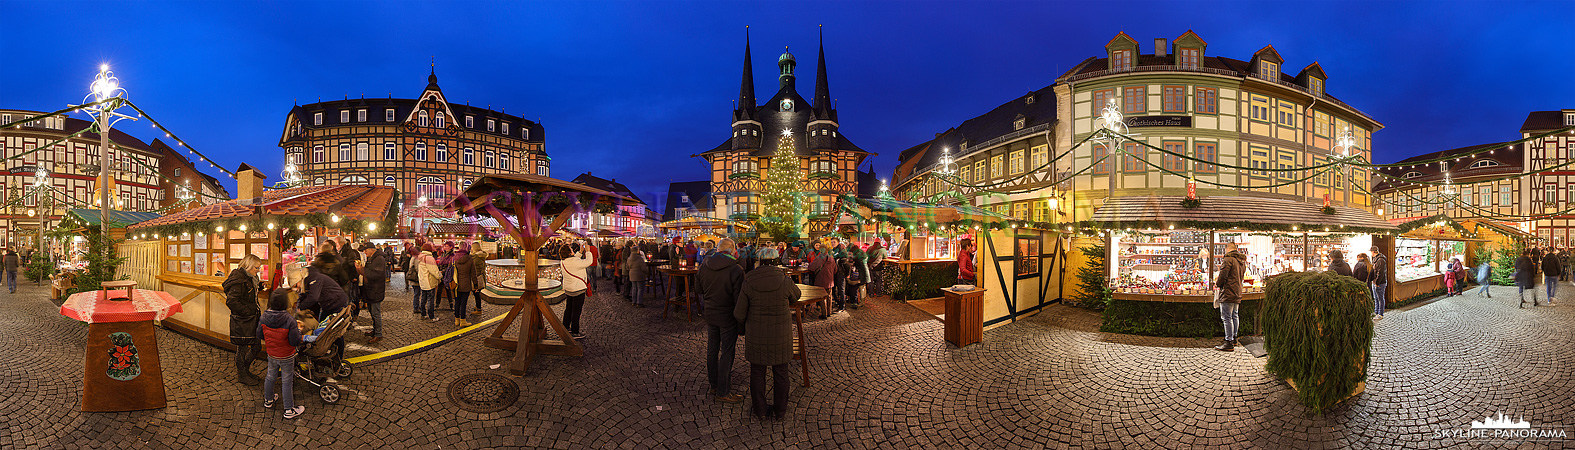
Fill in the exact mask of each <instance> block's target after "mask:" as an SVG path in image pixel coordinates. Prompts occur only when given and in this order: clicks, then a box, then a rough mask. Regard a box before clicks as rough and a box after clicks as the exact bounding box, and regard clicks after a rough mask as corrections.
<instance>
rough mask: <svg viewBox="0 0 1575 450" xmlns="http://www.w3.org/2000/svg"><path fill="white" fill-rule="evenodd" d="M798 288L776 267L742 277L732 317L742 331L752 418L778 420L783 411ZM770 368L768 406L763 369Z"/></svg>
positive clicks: (791, 356) (761, 269)
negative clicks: (747, 364) (763, 417)
mask: <svg viewBox="0 0 1575 450" xmlns="http://www.w3.org/2000/svg"><path fill="white" fill-rule="evenodd" d="M798 297H799V290H798V286H796V285H794V284H793V281H792V280H790V279H788V276H787V272H784V271H782V269H781V268H780V267H777V266H761V267H759V268H756V269H755V270H752V271H750V272H749V273H748V274H745V275H744V285H743V288H742V289H741V290H740V291H739V293H738V303H737V304H736V305H734V307H733V317H734V318H735V319H738V326H739V328H740V329H742V330H743V331H744V360H745V361H749V396H750V399H751V401H752V402H753V405H754V409H753V412H754V414H755V415H756V416H766V415H770V416H772V417H776V418H781V417H782V415H783V414H784V413H785V411H786V409H787V400H788V389H789V383H790V381H789V380H788V363H790V362H792V361H793V307H792V303H793V302H794V301H796V300H798ZM768 367H769V368H770V369H771V376H772V385H773V386H772V391H773V394H774V395H773V396H772V403H771V404H770V405H767V404H766V395H765V394H766V368H768Z"/></svg>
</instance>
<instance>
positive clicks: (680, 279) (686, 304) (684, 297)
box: [656, 265, 700, 322]
mask: <svg viewBox="0 0 1575 450" xmlns="http://www.w3.org/2000/svg"><path fill="white" fill-rule="evenodd" d="M656 269H657V270H660V271H662V273H665V274H667V278H668V280H670V281H669V283H668V285H669V286H671V289H672V290H673V291H674V294H675V295H673V296H670V297H668V298H667V302H666V303H665V304H663V305H662V318H663V319H666V318H667V309H668V308H676V307H679V306H682V307H683V308H684V313H685V314H686V315H687V316H688V318H687V319H686V320H688V321H690V322H693V321H694V320H695V308H694V303H693V302H692V299H691V298H690V295H689V276H690V275H694V274H695V273H698V272H699V271H700V270H699V269H697V268H695V267H694V266H673V265H665V266H660V267H657V268H656Z"/></svg>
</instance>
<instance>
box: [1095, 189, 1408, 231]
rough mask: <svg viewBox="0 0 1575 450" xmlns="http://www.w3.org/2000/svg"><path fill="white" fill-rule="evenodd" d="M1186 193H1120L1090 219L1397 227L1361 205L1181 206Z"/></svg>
mask: <svg viewBox="0 0 1575 450" xmlns="http://www.w3.org/2000/svg"><path fill="white" fill-rule="evenodd" d="M1184 198H1185V197H1179V196H1178V197H1161V196H1148V197H1117V198H1113V199H1108V200H1106V201H1105V204H1104V205H1103V206H1100V207H1099V209H1097V210H1095V211H1094V215H1093V217H1092V218H1091V219H1090V221H1091V222H1095V223H1096V224H1097V225H1098V226H1100V227H1103V228H1106V229H1111V228H1159V227H1164V226H1167V225H1175V226H1176V227H1179V228H1188V229H1215V230H1229V229H1276V228H1287V229H1289V228H1291V227H1295V228H1297V229H1300V230H1302V231H1317V230H1321V229H1324V228H1329V229H1330V230H1335V229H1342V226H1343V229H1344V230H1348V231H1365V232H1392V231H1395V230H1398V229H1399V227H1397V226H1395V225H1394V224H1392V223H1389V222H1388V221H1385V220H1384V219H1382V218H1379V217H1378V216H1377V215H1374V214H1373V213H1371V212H1368V211H1366V210H1363V209H1360V208H1352V207H1349V206H1334V207H1333V208H1334V214H1324V213H1323V205H1319V204H1316V203H1306V202H1298V201H1292V200H1280V199H1272V198H1258V197H1204V198H1202V199H1200V200H1201V205H1200V206H1198V207H1197V208H1187V207H1184V206H1181V201H1182V200H1183V199H1184Z"/></svg>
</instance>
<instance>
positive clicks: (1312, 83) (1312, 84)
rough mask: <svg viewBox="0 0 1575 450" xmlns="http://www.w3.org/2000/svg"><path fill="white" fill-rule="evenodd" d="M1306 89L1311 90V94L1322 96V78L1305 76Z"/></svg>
mask: <svg viewBox="0 0 1575 450" xmlns="http://www.w3.org/2000/svg"><path fill="white" fill-rule="evenodd" d="M1307 89H1308V90H1310V91H1312V95H1314V96H1317V97H1322V96H1323V80H1321V79H1318V78H1313V77H1308V78H1307Z"/></svg>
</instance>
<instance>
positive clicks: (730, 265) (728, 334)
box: [695, 239, 744, 403]
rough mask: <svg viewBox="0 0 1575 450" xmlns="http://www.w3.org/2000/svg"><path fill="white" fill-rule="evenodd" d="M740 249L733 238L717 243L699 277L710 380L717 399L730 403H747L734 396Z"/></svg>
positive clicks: (706, 365) (741, 280) (708, 376)
mask: <svg viewBox="0 0 1575 450" xmlns="http://www.w3.org/2000/svg"><path fill="white" fill-rule="evenodd" d="M737 258H738V246H737V245H736V244H734V243H733V240H732V239H723V240H722V241H721V242H719V243H717V254H716V256H715V257H712V258H710V259H707V260H706V261H705V264H702V265H701V266H700V271H699V273H697V274H695V284H696V292H698V293H699V294H700V298H701V300H702V304H704V305H705V321H706V346H705V370H706V379H707V380H710V381H711V393H712V394H713V395H716V400H717V401H721V402H727V403H739V402H743V401H744V396H742V395H738V394H734V393H732V389H731V385H732V379H733V352H734V350H735V349H736V348H737V347H738V321H737V320H735V319H734V317H733V307H734V305H735V303H737V299H738V290H739V289H740V288H741V287H742V286H743V283H744V269H743V267H740V266H739V264H738V259H737Z"/></svg>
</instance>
